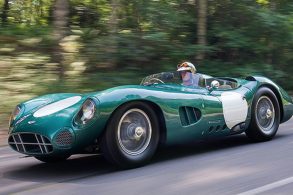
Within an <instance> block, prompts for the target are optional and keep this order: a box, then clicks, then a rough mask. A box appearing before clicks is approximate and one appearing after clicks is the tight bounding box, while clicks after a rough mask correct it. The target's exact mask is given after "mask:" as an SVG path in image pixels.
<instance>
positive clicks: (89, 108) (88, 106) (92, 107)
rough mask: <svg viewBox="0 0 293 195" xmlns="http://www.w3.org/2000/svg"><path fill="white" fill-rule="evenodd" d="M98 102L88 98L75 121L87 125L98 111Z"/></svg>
mask: <svg viewBox="0 0 293 195" xmlns="http://www.w3.org/2000/svg"><path fill="white" fill-rule="evenodd" d="M96 109H97V107H96V104H95V102H94V101H93V100H91V99H87V100H86V101H85V102H84V103H83V104H82V107H81V109H80V110H79V112H78V114H77V115H76V117H75V119H74V122H75V124H77V125H86V124H87V123H88V122H89V121H90V120H92V119H93V118H94V116H95V113H96Z"/></svg>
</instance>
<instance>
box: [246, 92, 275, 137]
mask: <svg viewBox="0 0 293 195" xmlns="http://www.w3.org/2000/svg"><path fill="white" fill-rule="evenodd" d="M280 118H281V117H280V106H279V103H278V99H277V97H276V95H275V94H274V93H273V92H272V90H270V89H269V88H266V87H262V88H260V89H259V90H258V91H257V92H256V94H255V97H254V99H253V102H252V107H251V122H250V125H249V127H248V129H247V130H246V135H247V136H248V137H249V138H250V139H252V140H253V141H268V140H271V139H272V138H273V137H274V136H275V135H276V133H277V131H278V128H279V124H280Z"/></svg>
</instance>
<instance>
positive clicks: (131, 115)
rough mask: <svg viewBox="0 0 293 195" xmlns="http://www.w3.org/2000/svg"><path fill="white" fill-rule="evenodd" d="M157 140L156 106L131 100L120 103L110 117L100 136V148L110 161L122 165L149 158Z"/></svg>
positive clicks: (129, 165) (138, 162)
mask: <svg viewBox="0 0 293 195" xmlns="http://www.w3.org/2000/svg"><path fill="white" fill-rule="evenodd" d="M159 140H160V128H159V122H158V118H157V115H156V111H155V109H154V108H153V107H152V106H151V105H149V104H147V103H144V102H139V101H134V102H130V103H127V104H125V105H122V106H120V107H119V108H118V109H117V110H116V111H115V112H114V114H113V116H112V117H111V119H110V121H109V122H108V125H107V127H106V131H105V133H104V135H103V137H102V140H101V151H102V152H103V155H104V157H105V158H106V159H107V160H108V161H109V162H111V163H113V164H115V165H118V166H119V167H122V168H133V167H138V166H141V165H143V164H145V163H147V162H149V161H150V159H151V158H152V156H153V155H154V153H155V151H156V149H157V147H158V144H159Z"/></svg>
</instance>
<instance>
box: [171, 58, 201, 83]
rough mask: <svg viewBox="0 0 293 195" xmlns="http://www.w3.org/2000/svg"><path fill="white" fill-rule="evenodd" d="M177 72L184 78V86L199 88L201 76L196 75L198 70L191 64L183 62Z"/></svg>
mask: <svg viewBox="0 0 293 195" xmlns="http://www.w3.org/2000/svg"><path fill="white" fill-rule="evenodd" d="M177 71H178V72H179V73H180V75H181V78H182V81H183V83H182V85H184V86H198V85H199V81H200V75H199V74H196V68H195V66H194V65H193V64H192V63H191V62H183V63H181V64H179V65H178V66H177Z"/></svg>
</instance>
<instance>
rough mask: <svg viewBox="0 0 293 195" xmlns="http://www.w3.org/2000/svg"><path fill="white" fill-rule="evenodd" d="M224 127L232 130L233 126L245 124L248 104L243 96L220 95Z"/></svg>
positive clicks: (237, 94)
mask: <svg viewBox="0 0 293 195" xmlns="http://www.w3.org/2000/svg"><path fill="white" fill-rule="evenodd" d="M221 101H222V105H223V113H224V118H225V122H226V125H227V127H228V128H229V129H232V128H233V127H234V126H235V125H237V124H239V123H242V122H245V120H246V117H247V113H248V104H247V101H246V99H245V98H243V95H241V94H240V93H236V92H224V93H222V95H221Z"/></svg>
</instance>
